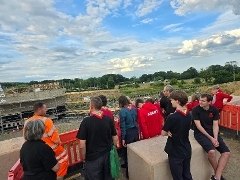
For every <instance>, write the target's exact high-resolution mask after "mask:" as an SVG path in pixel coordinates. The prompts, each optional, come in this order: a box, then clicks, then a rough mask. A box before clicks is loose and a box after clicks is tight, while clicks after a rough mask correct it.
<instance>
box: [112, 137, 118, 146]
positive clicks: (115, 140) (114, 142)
mask: <svg viewBox="0 0 240 180" xmlns="http://www.w3.org/2000/svg"><path fill="white" fill-rule="evenodd" d="M112 140H113V144H114V145H115V146H117V143H118V136H117V135H116V136H112Z"/></svg>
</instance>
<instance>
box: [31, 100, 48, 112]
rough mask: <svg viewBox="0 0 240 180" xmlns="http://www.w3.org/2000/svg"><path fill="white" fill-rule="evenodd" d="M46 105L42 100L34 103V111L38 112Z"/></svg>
mask: <svg viewBox="0 0 240 180" xmlns="http://www.w3.org/2000/svg"><path fill="white" fill-rule="evenodd" d="M44 105H45V104H44V103H42V102H37V103H36V104H34V106H33V111H34V112H37V111H38V109H40V108H42V107H43V106H44Z"/></svg>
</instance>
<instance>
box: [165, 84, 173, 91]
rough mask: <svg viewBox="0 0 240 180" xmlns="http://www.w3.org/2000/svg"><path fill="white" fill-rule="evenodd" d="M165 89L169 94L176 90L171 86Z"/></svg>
mask: <svg viewBox="0 0 240 180" xmlns="http://www.w3.org/2000/svg"><path fill="white" fill-rule="evenodd" d="M165 89H166V90H167V91H169V92H173V90H174V89H173V87H172V86H171V85H166V86H165Z"/></svg>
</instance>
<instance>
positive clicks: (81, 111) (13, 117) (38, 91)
mask: <svg viewBox="0 0 240 180" xmlns="http://www.w3.org/2000/svg"><path fill="white" fill-rule="evenodd" d="M100 94H104V95H106V96H107V97H108V99H110V100H109V102H108V106H109V108H110V109H111V110H112V111H113V112H117V110H118V108H117V105H116V99H117V98H118V97H119V96H120V94H121V93H120V91H119V90H100V91H85V92H70V93H66V90H65V89H64V88H60V86H59V83H48V84H36V85H32V86H30V87H28V88H24V89H23V88H21V89H16V88H12V89H10V90H8V91H7V92H4V91H3V89H2V87H1V86H0V131H1V133H4V132H11V131H16V130H19V129H21V128H22V127H23V124H24V120H26V119H28V118H29V117H31V116H32V115H33V106H34V104H35V103H36V102H44V103H45V104H46V106H47V116H48V117H49V118H51V119H52V120H53V121H54V122H69V121H71V120H82V119H83V117H85V116H86V115H87V114H88V111H89V110H88V109H89V101H90V97H92V96H97V95H100Z"/></svg>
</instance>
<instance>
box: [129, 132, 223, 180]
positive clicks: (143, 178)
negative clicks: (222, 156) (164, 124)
mask: <svg viewBox="0 0 240 180" xmlns="http://www.w3.org/2000/svg"><path fill="white" fill-rule="evenodd" d="M189 139H190V142H191V146H192V159H191V173H192V177H193V179H194V180H209V179H210V177H211V175H213V174H214V173H213V170H212V167H211V165H210V164H209V162H208V160H207V153H206V152H205V151H204V150H203V149H202V147H201V146H200V145H199V144H198V142H197V141H196V140H195V138H194V136H193V131H190V138H189ZM166 141H167V137H163V136H158V137H154V138H151V139H146V140H142V141H138V142H136V143H132V144H129V145H128V146H127V148H128V168H129V179H130V180H172V176H171V172H170V169H169V165H168V157H167V154H166V153H165V151H164V147H165V144H166ZM218 156H219V154H218Z"/></svg>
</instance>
